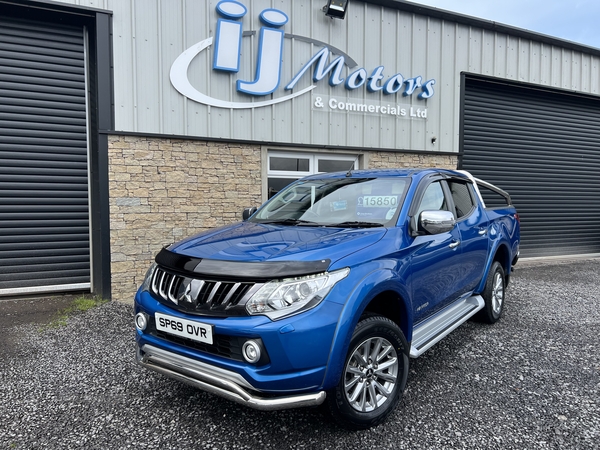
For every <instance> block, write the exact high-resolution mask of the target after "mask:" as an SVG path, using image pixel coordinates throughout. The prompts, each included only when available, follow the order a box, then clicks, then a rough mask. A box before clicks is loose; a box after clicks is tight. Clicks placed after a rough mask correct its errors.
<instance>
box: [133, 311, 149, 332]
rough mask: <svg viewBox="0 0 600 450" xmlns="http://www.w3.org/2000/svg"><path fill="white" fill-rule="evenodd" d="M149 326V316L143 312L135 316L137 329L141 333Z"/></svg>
mask: <svg viewBox="0 0 600 450" xmlns="http://www.w3.org/2000/svg"><path fill="white" fill-rule="evenodd" d="M147 326H148V314H146V313H143V312H139V313H137V314H136V315H135V327H136V328H137V329H138V330H140V331H144V330H145V329H146V327H147Z"/></svg>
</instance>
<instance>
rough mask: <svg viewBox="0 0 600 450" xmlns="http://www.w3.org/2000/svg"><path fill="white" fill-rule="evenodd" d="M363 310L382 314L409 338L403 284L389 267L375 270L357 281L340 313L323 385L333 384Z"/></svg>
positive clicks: (409, 316)
mask: <svg viewBox="0 0 600 450" xmlns="http://www.w3.org/2000/svg"><path fill="white" fill-rule="evenodd" d="M365 313H367V314H368V313H372V314H376V315H382V316H383V317H386V318H388V319H389V320H391V321H393V322H394V323H396V324H397V325H398V327H399V328H400V330H401V331H402V333H403V334H404V337H405V338H406V340H407V341H408V342H409V343H410V340H411V339H412V319H413V316H412V310H411V309H410V297H409V295H408V290H407V286H406V283H404V280H403V279H400V278H398V277H397V275H396V274H395V273H394V272H393V271H391V270H387V269H386V270H375V271H373V272H371V273H370V274H368V275H367V276H366V277H364V278H363V279H362V280H360V281H359V282H358V283H357V289H355V290H354V292H353V293H352V295H351V296H350V297H349V298H348V299H347V301H346V304H345V307H344V309H343V311H342V314H341V315H340V318H339V321H338V327H337V329H336V332H335V335H334V338H333V346H332V348H331V351H330V355H329V361H328V363H327V371H326V374H325V377H324V380H323V388H324V389H330V388H332V387H333V386H335V385H336V384H337V382H338V379H339V377H340V375H341V373H342V369H343V365H344V360H345V358H346V354H347V352H348V347H349V344H350V340H351V338H352V334H353V332H354V329H355V328H356V325H357V323H358V322H359V320H360V318H361V317H362V316H363V315H364V314H365Z"/></svg>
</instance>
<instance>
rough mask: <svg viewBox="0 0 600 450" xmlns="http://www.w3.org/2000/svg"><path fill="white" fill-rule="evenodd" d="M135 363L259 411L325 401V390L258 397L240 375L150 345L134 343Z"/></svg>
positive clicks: (297, 406)
mask: <svg viewBox="0 0 600 450" xmlns="http://www.w3.org/2000/svg"><path fill="white" fill-rule="evenodd" d="M136 360H137V362H138V364H140V365H141V366H143V367H146V368H148V369H151V370H154V371H155V372H158V373H162V374H163V375H166V376H168V377H171V378H174V379H176V380H179V381H182V382H184V383H187V384H189V385H191V386H194V387H196V388H198V389H202V390H203V391H206V392H210V393H211V394H215V395H218V396H220V397H224V398H226V399H228V400H232V401H234V402H236V403H240V404H242V405H246V406H249V407H251V408H254V409H259V410H262V411H276V410H279V409H290V408H301V407H305V406H317V405H320V404H321V403H323V401H324V400H325V392H324V391H321V392H317V393H314V394H300V395H291V396H286V397H268V398H262V397H258V396H256V395H255V394H253V393H250V392H249V391H250V390H252V389H253V388H252V386H250V384H249V383H248V382H247V381H246V380H245V379H244V378H242V377H241V376H240V375H238V374H236V373H234V372H230V371H228V370H224V369H219V368H216V367H213V366H209V365H207V364H203V363H201V362H198V361H195V360H193V359H190V358H186V357H184V356H180V355H177V354H175V353H171V352H167V351H165V350H162V349H160V348H157V347H154V346H152V345H148V344H146V345H144V346H143V347H142V349H141V350H140V348H139V347H137V346H136ZM255 392H256V391H255Z"/></svg>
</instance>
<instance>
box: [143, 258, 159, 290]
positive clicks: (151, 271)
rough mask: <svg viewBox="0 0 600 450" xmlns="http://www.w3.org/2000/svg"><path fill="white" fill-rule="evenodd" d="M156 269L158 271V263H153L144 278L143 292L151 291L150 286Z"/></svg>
mask: <svg viewBox="0 0 600 450" xmlns="http://www.w3.org/2000/svg"><path fill="white" fill-rule="evenodd" d="M154 269H156V263H152V265H151V266H150V268H149V269H148V271H147V272H146V276H145V277H144V282H143V283H142V290H143V291H149V290H150V284H151V283H152V275H154Z"/></svg>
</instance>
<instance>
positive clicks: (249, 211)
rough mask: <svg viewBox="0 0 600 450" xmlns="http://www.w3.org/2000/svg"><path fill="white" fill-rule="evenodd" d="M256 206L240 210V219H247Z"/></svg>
mask: <svg viewBox="0 0 600 450" xmlns="http://www.w3.org/2000/svg"><path fill="white" fill-rule="evenodd" d="M256 209H257V208H256V206H254V207H252V208H245V209H244V211H243V212H242V220H248V219H249V218H250V216H251V215H252V214H254V213H255V212H256Z"/></svg>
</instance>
